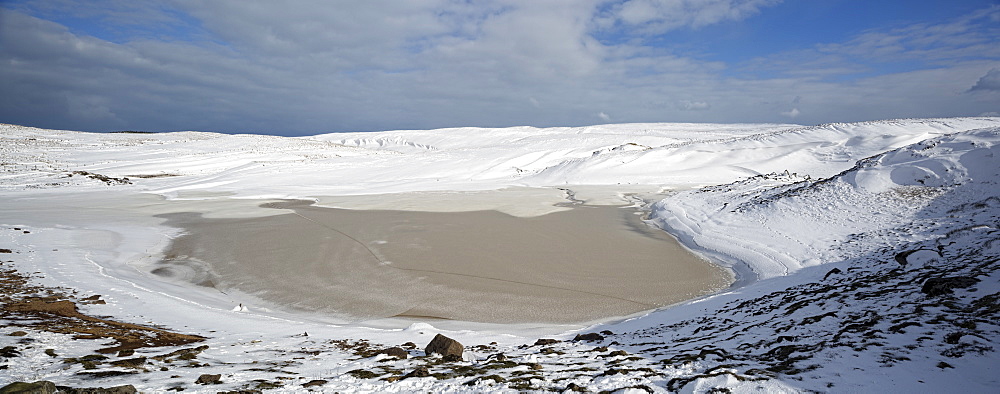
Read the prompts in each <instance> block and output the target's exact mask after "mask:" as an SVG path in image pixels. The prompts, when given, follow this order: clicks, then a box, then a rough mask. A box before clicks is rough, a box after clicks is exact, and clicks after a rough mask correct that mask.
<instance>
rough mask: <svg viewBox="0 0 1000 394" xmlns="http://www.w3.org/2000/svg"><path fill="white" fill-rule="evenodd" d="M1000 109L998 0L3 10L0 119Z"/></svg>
mask: <svg viewBox="0 0 1000 394" xmlns="http://www.w3.org/2000/svg"><path fill="white" fill-rule="evenodd" d="M950 116H1000V0H994V1H983V0H952V1H940V0H906V1H901V0H879V1H871V0H393V1H388V0H367V1H342V0H328V1H307V0H302V1H281V0H274V1H246V0H213V1H194V0H93V1H75V0H0V123H11V124H20V125H26V126H36V127H43V128H53V129H68V130H81V131H118V130H143V131H157V132H158V131H180V130H198V131H215V132H224V133H260V134H275V135H309V134H319V133H328V132H339V131H377V130H398V129H431V128H443V127H463V126H476V127H506V126H536V127H551V126H584V125H594V124H604V123H635V122H711V123H797V124H806V125H811V124H820V123H829V122H854V121H865V120H878V119H892V118H909V117H919V118H923V117H950Z"/></svg>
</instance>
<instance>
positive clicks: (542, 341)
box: [532, 338, 559, 346]
mask: <svg viewBox="0 0 1000 394" xmlns="http://www.w3.org/2000/svg"><path fill="white" fill-rule="evenodd" d="M553 343H559V340H558V339H550V338H541V339H539V340H537V341H535V344H534V345H532V346H545V345H551V344H553Z"/></svg>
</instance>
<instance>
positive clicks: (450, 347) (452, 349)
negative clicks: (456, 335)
mask: <svg viewBox="0 0 1000 394" xmlns="http://www.w3.org/2000/svg"><path fill="white" fill-rule="evenodd" d="M463 350H464V348H463V347H462V344H461V343H458V341H456V340H454V339H451V338H448V337H446V336H444V335H441V334H437V335H435V336H434V339H432V340H431V342H430V343H428V344H427V347H426V348H424V352H425V353H427V355H431V354H433V353H437V354H440V355H442V356H448V355H455V356H458V357H459V358H461V357H462V351H463Z"/></svg>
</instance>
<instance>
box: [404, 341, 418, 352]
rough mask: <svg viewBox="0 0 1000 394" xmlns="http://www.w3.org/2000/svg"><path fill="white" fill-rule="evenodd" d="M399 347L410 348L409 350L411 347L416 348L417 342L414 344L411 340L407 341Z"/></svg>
mask: <svg viewBox="0 0 1000 394" xmlns="http://www.w3.org/2000/svg"><path fill="white" fill-rule="evenodd" d="M401 347H402V348H403V349H410V350H412V349H416V348H417V344H415V343H413V342H407V343H404V344H403V345H402V346H401Z"/></svg>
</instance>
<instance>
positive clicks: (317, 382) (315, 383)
mask: <svg viewBox="0 0 1000 394" xmlns="http://www.w3.org/2000/svg"><path fill="white" fill-rule="evenodd" d="M324 384H326V381H325V380H323V379H315V380H310V381H308V382H305V383H303V384H302V387H313V386H322V385H324Z"/></svg>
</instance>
